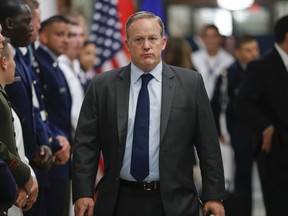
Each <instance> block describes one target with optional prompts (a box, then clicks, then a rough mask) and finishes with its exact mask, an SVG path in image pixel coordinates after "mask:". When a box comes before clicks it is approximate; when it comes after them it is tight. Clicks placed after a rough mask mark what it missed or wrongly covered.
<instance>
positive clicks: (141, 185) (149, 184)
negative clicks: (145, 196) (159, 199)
mask: <svg viewBox="0 0 288 216" xmlns="http://www.w3.org/2000/svg"><path fill="white" fill-rule="evenodd" d="M120 186H125V187H129V188H134V189H138V190H144V191H152V190H159V189H160V181H145V182H134V181H127V180H124V179H120Z"/></svg>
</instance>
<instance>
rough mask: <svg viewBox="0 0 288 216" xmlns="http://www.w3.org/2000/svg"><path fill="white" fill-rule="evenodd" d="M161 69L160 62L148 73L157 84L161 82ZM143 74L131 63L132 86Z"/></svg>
mask: <svg viewBox="0 0 288 216" xmlns="http://www.w3.org/2000/svg"><path fill="white" fill-rule="evenodd" d="M162 68H163V64H162V61H161V62H160V63H159V64H158V65H157V66H156V67H155V68H154V69H153V70H151V71H150V72H149V73H150V74H151V75H153V77H154V78H155V79H156V80H157V81H158V82H162ZM143 73H145V72H144V71H142V70H141V69H139V68H138V67H136V65H134V64H133V63H132V62H131V83H132V84H135V83H136V82H137V81H138V80H139V79H140V76H141V75H142V74H143Z"/></svg>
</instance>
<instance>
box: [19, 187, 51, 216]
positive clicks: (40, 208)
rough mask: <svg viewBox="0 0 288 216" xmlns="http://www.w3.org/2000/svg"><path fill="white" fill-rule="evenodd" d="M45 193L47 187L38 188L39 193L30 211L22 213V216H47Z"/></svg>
mask: <svg viewBox="0 0 288 216" xmlns="http://www.w3.org/2000/svg"><path fill="white" fill-rule="evenodd" d="M47 192H48V187H39V193H38V197H37V200H36V202H35V203H34V204H33V206H32V208H31V209H29V210H28V211H25V212H23V214H24V216H38V215H41V216H48V215H47V214H46V208H47V207H46V205H47Z"/></svg>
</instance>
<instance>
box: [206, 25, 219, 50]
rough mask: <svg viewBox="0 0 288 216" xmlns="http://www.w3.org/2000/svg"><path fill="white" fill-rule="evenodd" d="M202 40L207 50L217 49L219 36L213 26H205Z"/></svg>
mask: <svg viewBox="0 0 288 216" xmlns="http://www.w3.org/2000/svg"><path fill="white" fill-rule="evenodd" d="M202 40H203V42H204V44H205V47H206V49H207V50H208V51H217V50H218V49H219V47H220V46H221V40H222V39H221V36H220V35H219V34H218V32H217V31H216V30H215V29H214V28H207V29H205V31H204V32H203V35H202Z"/></svg>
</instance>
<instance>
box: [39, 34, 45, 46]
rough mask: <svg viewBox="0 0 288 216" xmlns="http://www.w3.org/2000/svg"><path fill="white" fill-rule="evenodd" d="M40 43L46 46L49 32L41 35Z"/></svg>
mask: <svg viewBox="0 0 288 216" xmlns="http://www.w3.org/2000/svg"><path fill="white" fill-rule="evenodd" d="M39 41H40V43H42V44H44V45H46V44H47V32H42V33H40V34H39Z"/></svg>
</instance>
